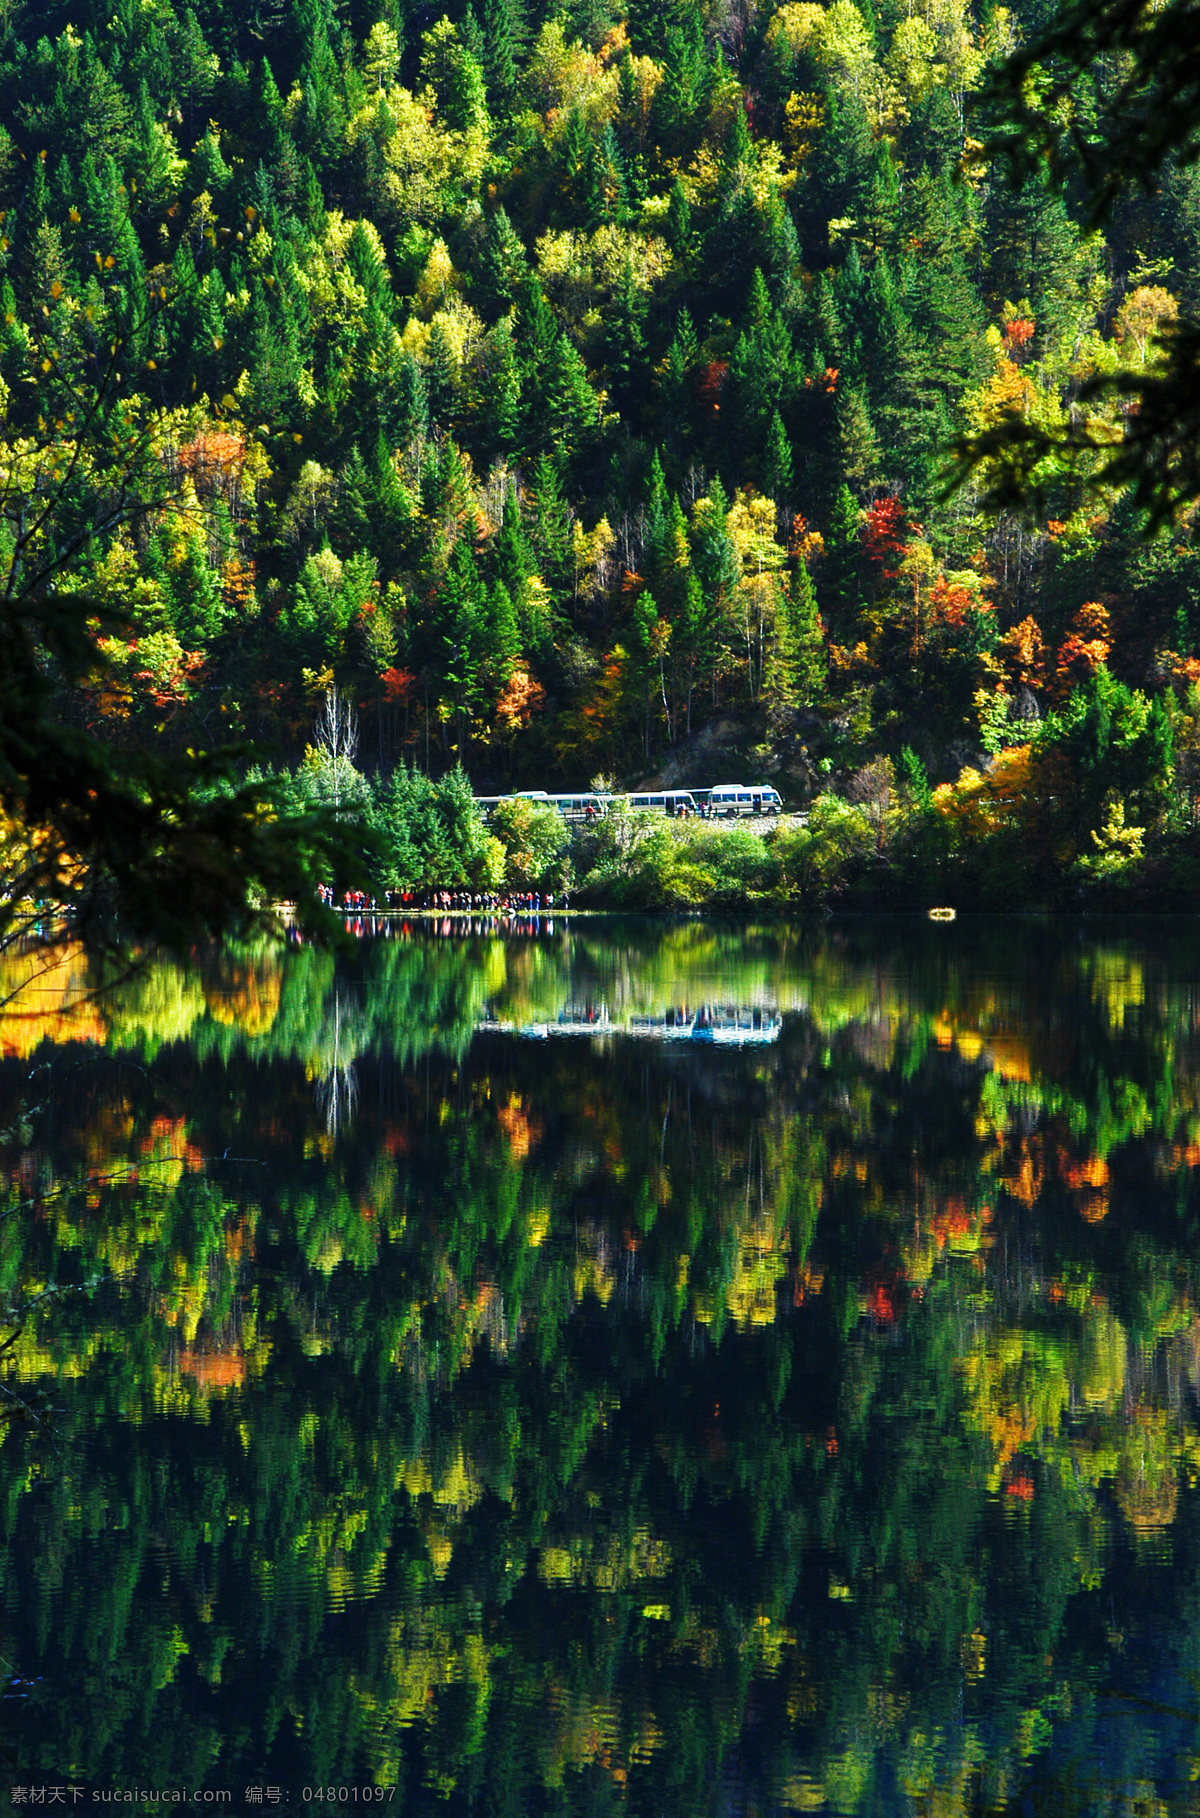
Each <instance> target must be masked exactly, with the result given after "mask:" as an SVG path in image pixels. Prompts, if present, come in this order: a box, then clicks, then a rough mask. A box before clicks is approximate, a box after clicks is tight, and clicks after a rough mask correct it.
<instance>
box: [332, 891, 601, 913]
mask: <svg viewBox="0 0 1200 1818" xmlns="http://www.w3.org/2000/svg"><path fill="white" fill-rule="evenodd" d="M317 896H318V898H319V900H320V901H321V902H322V903H324V904H325V906H326V908H328V909H333V910H336V911H338V912H339V913H345V914H347V915H381V914H385V913H389V912H390V913H393V914H394V913H400V914H404V915H413V914H420V913H423V912H434V913H437V914H442V915H484V916H487V915H491V916H513V915H553V913H554V910H555V907H556V906H557V907H558V908H560V909H565V908H567V907H568V904H567V901H566V899H565V898H564V899H562V900H560V901H557V903H556V898H555V896H554V894H553V892H547V893H545V894H544V895H543V893H542V892H541V891H538V890H508V891H495V890H385V891H383V892H382V893H381V894H380V895H379V896H371V895H369V894H368V893H367V892H366V891H365V890H347V891H345V892H343V894H342V896H341V898H340V899H339V898H338V896H337V894H336V893H335V891H334V889H333V886H332V885H331V884H320V885H318V887H317Z"/></svg>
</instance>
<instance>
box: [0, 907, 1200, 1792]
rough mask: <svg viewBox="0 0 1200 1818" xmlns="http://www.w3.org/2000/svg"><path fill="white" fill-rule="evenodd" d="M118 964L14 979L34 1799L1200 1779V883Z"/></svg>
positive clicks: (13, 1773)
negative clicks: (1101, 895) (123, 968)
mask: <svg viewBox="0 0 1200 1818" xmlns="http://www.w3.org/2000/svg"><path fill="white" fill-rule="evenodd" d="M7 965H8V970H9V972H12V971H13V969H14V967H18V968H19V965H20V962H15V961H11V960H10V961H9V962H7ZM83 977H84V969H83V962H82V961H81V960H80V959H78V958H77V957H76V956H74V955H71V954H66V955H64V956H63V963H62V965H61V967H60V968H59V969H58V971H56V972H55V973H53V974H52V975H51V976H50V977H49V978H48V979H44V980H42V981H40V982H39V983H36V984H35V985H34V986H33V987H32V988H31V990H30V992H28V993H26V994H23V996H22V997H21V998H19V999H18V1000H17V1003H16V1006H15V1009H16V1010H17V1011H18V1012H19V1014H10V1015H9V1016H7V1017H6V1018H5V1019H4V1020H3V1021H0V1129H2V1135H0V1142H2V1143H3V1147H2V1148H0V1162H2V1163H3V1176H2V1178H3V1185H4V1191H5V1193H6V1195H7V1214H6V1216H5V1217H4V1218H3V1220H0V1272H2V1280H0V1292H2V1295H3V1300H4V1304H5V1306H6V1307H7V1310H8V1317H9V1321H10V1324H9V1327H8V1336H9V1338H10V1339H11V1340H12V1342H11V1343H10V1345H9V1346H8V1348H7V1349H6V1350H5V1351H4V1352H3V1353H2V1354H0V1383H3V1385H4V1387H5V1390H6V1393H7V1395H8V1397H10V1398H11V1397H18V1398H19V1400H20V1403H21V1404H22V1405H23V1406H27V1407H28V1408H30V1409H32V1410H33V1412H34V1414H35V1415H36V1416H37V1419H35V1420H33V1421H30V1420H23V1419H18V1420H11V1421H9V1422H8V1423H7V1425H6V1426H5V1427H4V1428H3V1429H2V1431H3V1435H4V1437H3V1443H2V1444H0V1524H2V1527H3V1550H2V1552H0V1682H2V1683H3V1685H4V1687H5V1688H6V1690H5V1696H4V1697H3V1699H2V1700H0V1748H2V1749H3V1756H2V1759H0V1774H2V1776H3V1785H4V1788H5V1789H6V1795H7V1789H9V1788H10V1787H20V1788H30V1787H33V1788H43V1787H45V1788H49V1787H52V1786H55V1785H61V1786H72V1785H73V1786H76V1787H79V1788H83V1789H85V1797H86V1798H87V1800H88V1801H89V1802H90V1801H91V1794H92V1793H93V1792H94V1791H104V1790H108V1789H114V1788H115V1789H121V1788H128V1787H142V1788H154V1787H187V1788H229V1789H231V1790H232V1793H233V1808H234V1809H236V1810H243V1809H245V1810H249V1809H251V1808H252V1806H253V1807H257V1804H258V1803H259V1802H260V1800H261V1802H262V1803H264V1805H266V1804H269V1803H271V1802H272V1801H271V1795H272V1794H273V1793H276V1792H277V1797H278V1801H279V1808H280V1809H282V1806H283V1805H285V1804H289V1803H290V1805H291V1806H292V1807H293V1808H302V1807H303V1806H304V1805H305V1802H306V1798H307V1800H308V1803H309V1804H316V1803H319V1804H320V1806H321V1809H323V1808H324V1804H325V1803H327V1801H321V1802H317V1801H315V1800H314V1799H313V1798H312V1793H313V1791H314V1789H326V1788H329V1787H333V1788H345V1789H347V1790H348V1791H347V1794H344V1795H343V1802H345V1800H346V1799H347V1797H348V1798H349V1799H350V1800H351V1801H354V1802H356V1803H358V1804H360V1805H361V1804H362V1803H363V1802H364V1797H365V1795H366V1793H367V1792H368V1791H369V1790H371V1789H388V1788H393V1787H394V1788H395V1789H396V1792H395V1794H394V1796H392V1798H391V1800H390V1804H389V1806H388V1809H391V1810H394V1811H397V1812H403V1813H405V1814H418V1815H421V1818H423V1815H424V1814H427V1813H428V1814H433V1813H447V1814H450V1813H459V1812H464V1813H468V1812H469V1813H472V1814H475V1813H478V1814H480V1815H481V1818H483V1815H487V1818H501V1815H504V1818H509V1815H511V1818H518V1815H523V1814H526V1813H529V1814H540V1813H547V1814H549V1813H554V1814H568V1813H569V1814H575V1813H579V1814H588V1815H589V1818H592V1815H594V1818H601V1815H602V1814H609V1813H612V1814H617V1813H631V1814H647V1815H649V1814H655V1815H658V1814H671V1815H674V1814H680V1815H687V1814H710V1813H712V1814H716V1813H740V1814H752V1813H755V1814H775V1813H792V1812H816V1811H832V1812H837V1813H851V1814H852V1813H862V1814H869V1813H921V1814H931V1815H932V1814H945V1815H946V1818H949V1815H950V1814H953V1813H956V1812H959V1811H964V1812H965V1811H971V1812H982V1811H991V1810H1012V1811H1021V1812H1025V1813H1042V1812H1047V1813H1048V1812H1054V1813H1084V1812H1097V1813H1100V1812H1103V1813H1115V1812H1121V1813H1129V1814H1139V1815H1141V1814H1144V1815H1145V1818H1165V1815H1166V1814H1172V1815H1173V1814H1176V1813H1179V1814H1182V1813H1184V1812H1188V1813H1191V1812H1194V1811H1196V1810H1197V1809H1198V1806H1200V1796H1198V1794H1200V1729H1198V1725H1200V1495H1198V1492H1197V1487H1196V1483H1197V1475H1198V1473H1200V1417H1198V1407H1197V1384H1198V1381H1200V948H1198V946H1197V941H1196V932H1195V926H1194V924H1193V923H1191V922H1190V921H1185V920H1179V921H1174V922H1172V921H1163V922H1158V923H1155V922H1145V923H1138V924H1133V923H1120V924H1117V923H1113V924H1091V923H1089V924H1052V923H1011V922H1010V923H986V922H981V923H976V924H974V925H971V924H964V923H961V922H960V923H957V924H955V925H954V926H953V927H940V928H931V927H929V926H927V925H925V924H916V923H911V922H901V921H895V922H889V921H884V920H875V919H871V920H863V921H860V922H857V923H854V924H851V923H843V924H838V923H829V924H810V925H805V926H802V927H801V926H795V927H787V926H773V927H770V928H765V929H761V930H756V929H747V928H745V927H744V926H742V927H737V928H733V927H731V928H727V929H723V928H720V927H714V926H713V925H711V924H703V925H701V924H695V923H688V924H682V925H677V926H672V925H664V924H661V923H655V924H648V923H628V924H624V923H620V922H615V921H610V920H605V921H602V922H601V921H597V922H591V923H589V922H587V921H579V922H573V923H572V924H570V926H569V927H567V926H564V925H563V924H562V923H561V922H560V923H559V924H558V925H557V926H556V927H554V928H553V929H552V930H551V929H548V928H547V927H546V925H545V924H542V926H541V927H540V928H539V929H538V930H537V931H536V932H535V931H533V930H530V931H529V932H526V933H514V934H511V935H510V936H508V937H507V938H498V937H496V936H495V935H493V934H485V933H480V932H478V931H476V932H470V931H468V932H466V933H465V934H464V933H453V932H451V933H449V934H447V933H445V932H442V931H441V930H440V929H437V928H435V927H432V926H426V927H424V928H417V929H413V930H409V931H406V932H404V933H402V934H398V935H396V936H393V937H389V938H387V939H377V940H369V941H364V942H363V943H362V944H361V946H360V947H359V949H358V950H357V953H356V955H355V956H354V957H353V958H352V959H343V960H340V961H338V962H336V963H335V961H334V960H333V959H332V958H331V957H330V956H329V955H325V954H319V953H316V952H313V951H310V950H299V951H295V950H293V951H289V952H288V953H286V954H284V955H282V956H281V955H276V954H273V953H271V952H268V951H265V950H262V951H260V950H240V951H234V950H230V951H226V952H224V953H222V954H221V955H219V956H215V957H214V958H212V959H211V960H210V961H208V962H206V963H204V964H197V965H196V966H195V967H194V968H193V969H191V970H181V969H178V968H175V967H172V966H167V965H161V966H154V967H150V968H147V969H146V970H145V971H143V972H142V973H141V974H140V975H138V976H137V977H135V978H134V979H132V980H131V981H128V982H126V983H125V984H123V985H121V986H119V987H117V988H116V989H115V990H114V991H113V992H111V993H110V994H109V995H108V996H106V997H104V998H102V999H100V1000H98V1001H95V1002H92V1003H91V1004H90V1005H88V1006H86V1007H85V1008H84V1009H83V1010H82V1011H81V1012H80V1013H78V1014H76V1015H75V1016H73V1017H72V1016H70V1015H68V1014H67V1010H66V1006H67V1005H68V1003H69V1001H70V999H71V997H72V995H73V993H74V992H76V991H77V989H78V987H79V985H80V984H81V983H82V982H83ZM13 982H14V980H13V979H12V978H9V977H7V976H6V977H4V978H0V987H3V988H4V990H7V989H8V988H10V987H11V985H12V983H13ZM0 995H3V991H0ZM22 1107H23V1108H22ZM48 1290H50V1291H49V1292H48ZM59 1290H64V1291H59ZM65 1290H74V1291H65ZM10 1406H13V1407H15V1406H17V1404H16V1403H15V1402H11V1401H10ZM355 1789H357V1792H356V1791H355Z"/></svg>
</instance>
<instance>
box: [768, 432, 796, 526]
mask: <svg viewBox="0 0 1200 1818" xmlns="http://www.w3.org/2000/svg"><path fill="white" fill-rule="evenodd" d="M762 484H763V491H764V492H765V493H767V494H768V495H769V496H770V497H771V498H772V499H774V501H775V503H776V505H777V506H778V507H779V510H780V513H781V514H783V513H784V508H785V506H786V505H787V502H788V500H789V498H790V497H791V491H792V446H791V443H790V442H789V441H788V439H787V435H786V433H785V431H784V427H783V418H782V417H781V416H780V414H779V412H778V411H777V410H776V411H773V412H772V415H771V423H770V427H769V428H768V430H767V443H766V447H765V448H764V450H763V457H762Z"/></svg>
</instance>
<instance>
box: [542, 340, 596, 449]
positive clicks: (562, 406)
mask: <svg viewBox="0 0 1200 1818" xmlns="http://www.w3.org/2000/svg"><path fill="white" fill-rule="evenodd" d="M599 416H600V406H599V403H598V401H597V398H596V394H595V392H594V391H593V390H592V388H591V385H590V384H589V383H588V376H587V368H586V366H585V365H584V363H583V360H582V358H581V357H580V355H579V354H578V353H577V352H576V350H575V348H574V347H573V345H572V344H571V342H570V341H569V340H568V339H567V337H566V335H564V334H560V335H559V336H558V339H557V340H556V342H555V344H554V346H553V348H552V350H551V354H550V359H549V361H548V362H547V366H546V371H545V375H544V381H543V386H542V417H541V421H540V422H539V423H538V425H537V431H536V441H535V442H534V444H533V445H534V446H537V444H538V443H542V444H544V443H545V442H546V441H549V444H550V446H551V447H552V448H554V449H556V450H557V451H558V454H559V457H560V460H561V461H562V463H563V465H564V466H569V465H570V463H571V461H572V460H573V459H574V457H575V456H576V454H578V453H579V451H580V450H581V449H582V448H583V446H584V445H585V443H586V442H587V441H588V440H589V439H590V437H591V435H592V433H593V431H594V430H595V428H596V424H597V422H598V420H599ZM531 427H532V425H531Z"/></svg>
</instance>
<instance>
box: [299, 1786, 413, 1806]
mask: <svg viewBox="0 0 1200 1818" xmlns="http://www.w3.org/2000/svg"><path fill="white" fill-rule="evenodd" d="M395 1797H396V1789H395V1787H394V1786H306V1787H305V1789H304V1803H305V1805H352V1804H362V1805H382V1804H383V1803H384V1802H385V1801H386V1802H387V1803H388V1804H389V1805H390V1803H391V1801H392V1800H393V1799H394V1798H395Z"/></svg>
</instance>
